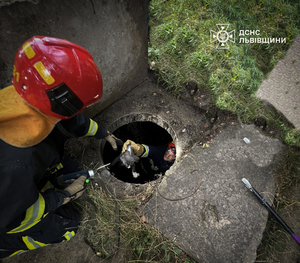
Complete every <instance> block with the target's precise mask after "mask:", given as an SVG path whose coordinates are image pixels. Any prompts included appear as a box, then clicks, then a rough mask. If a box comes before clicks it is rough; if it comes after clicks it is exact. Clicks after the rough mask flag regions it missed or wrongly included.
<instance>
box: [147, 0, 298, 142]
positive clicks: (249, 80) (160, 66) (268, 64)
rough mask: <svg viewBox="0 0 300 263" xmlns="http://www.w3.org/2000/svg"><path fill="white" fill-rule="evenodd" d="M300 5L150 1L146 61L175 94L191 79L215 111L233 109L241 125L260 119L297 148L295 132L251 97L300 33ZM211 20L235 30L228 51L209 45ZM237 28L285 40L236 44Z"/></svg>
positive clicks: (218, 0) (213, 26) (236, 0)
mask: <svg viewBox="0 0 300 263" xmlns="http://www.w3.org/2000/svg"><path fill="white" fill-rule="evenodd" d="M299 9H300V3H299V1H283V0H280V1H278V0H265V1H261V0H258V1H256V0H250V1H245V0H231V1H230V0H227V1H221V0H215V1H205V0H198V1H197V0H177V1H175V0H168V1H165V0H153V1H151V4H150V7H149V10H150V28H151V30H150V43H149V49H148V59H149V63H150V62H155V72H156V75H157V77H158V80H159V81H160V83H162V84H163V86H164V87H165V89H166V90H168V91H170V92H171V93H173V94H174V95H175V96H177V97H180V95H181V88H182V86H183V85H184V84H185V83H186V82H188V81H194V82H196V83H197V84H198V87H199V89H206V90H208V91H209V92H210V93H211V96H212V100H213V103H214V104H215V105H217V106H218V107H219V108H220V109H224V110H229V111H232V112H234V113H237V114H238V115H239V116H240V117H241V120H242V121H243V122H244V123H251V122H252V121H253V119H255V118H257V117H264V118H266V119H267V121H268V124H272V125H275V126H276V127H278V128H279V130H280V133H281V139H282V141H284V142H285V143H287V144H289V145H296V146H300V133H299V131H296V130H295V129H294V127H293V126H292V125H291V124H290V123H288V122H287V121H286V120H282V118H281V117H280V116H278V114H276V113H274V112H273V111H271V110H267V109H265V108H264V106H263V104H262V102H261V101H260V100H259V99H258V98H256V97H255V92H256V91H257V89H258V88H259V86H260V84H261V83H262V81H263V79H264V77H265V76H267V74H268V73H269V72H270V71H271V70H272V69H273V68H274V66H275V65H276V64H277V62H278V61H279V60H280V59H282V58H283V57H284V55H285V53H286V51H287V49H288V48H289V47H290V46H291V44H292V42H293V40H294V38H295V36H296V35H297V34H299V32H300V22H299V18H298V15H299ZM216 24H230V27H229V28H228V30H227V31H228V32H229V31H231V30H235V32H236V43H230V44H229V45H230V48H229V49H216V44H215V43H210V30H215V31H216V30H217V28H216ZM240 30H260V35H259V36H257V37H259V38H286V43H280V44H279V43H272V44H267V43H264V44H263V43H254V44H246V43H239V42H240V40H239V36H238V35H239V32H240ZM241 37H243V36H241ZM249 37H250V36H249ZM251 37H253V36H251Z"/></svg>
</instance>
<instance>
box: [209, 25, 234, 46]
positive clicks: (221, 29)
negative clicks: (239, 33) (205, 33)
mask: <svg viewBox="0 0 300 263" xmlns="http://www.w3.org/2000/svg"><path fill="white" fill-rule="evenodd" d="M228 27H229V24H217V28H218V32H216V31H213V30H210V43H213V42H215V41H218V45H217V47H216V48H217V49H229V45H228V44H227V41H228V40H229V41H231V42H233V43H234V42H235V30H232V31H230V32H227V28H228Z"/></svg>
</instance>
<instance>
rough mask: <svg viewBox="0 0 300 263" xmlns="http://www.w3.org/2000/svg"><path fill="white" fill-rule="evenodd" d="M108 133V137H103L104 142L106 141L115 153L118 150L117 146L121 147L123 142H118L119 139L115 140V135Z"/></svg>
mask: <svg viewBox="0 0 300 263" xmlns="http://www.w3.org/2000/svg"><path fill="white" fill-rule="evenodd" d="M107 132H108V134H109V135H108V136H106V137H105V140H106V141H108V142H109V143H110V145H111V147H112V148H113V149H114V150H115V151H116V150H118V146H117V145H122V144H123V141H122V140H120V139H119V138H117V137H116V136H115V135H113V134H111V133H110V132H109V131H107Z"/></svg>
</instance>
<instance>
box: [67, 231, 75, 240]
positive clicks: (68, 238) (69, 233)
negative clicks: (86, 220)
mask: <svg viewBox="0 0 300 263" xmlns="http://www.w3.org/2000/svg"><path fill="white" fill-rule="evenodd" d="M73 236H75V232H74V231H72V232H69V231H67V232H66V233H65V234H64V238H65V239H67V240H68V241H69V240H70V239H71V238H72V237H73Z"/></svg>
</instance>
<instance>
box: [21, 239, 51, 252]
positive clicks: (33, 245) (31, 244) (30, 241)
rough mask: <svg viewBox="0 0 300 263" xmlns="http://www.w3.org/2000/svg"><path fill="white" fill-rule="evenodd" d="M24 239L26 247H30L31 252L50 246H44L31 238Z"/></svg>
mask: <svg viewBox="0 0 300 263" xmlns="http://www.w3.org/2000/svg"><path fill="white" fill-rule="evenodd" d="M22 239H23V242H24V243H25V245H26V247H28V249H29V250H33V249H37V248H40V247H45V246H47V245H48V244H44V243H41V242H39V241H36V240H34V239H33V238H31V237H29V236H26V237H22Z"/></svg>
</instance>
